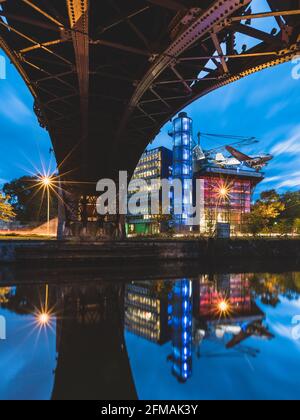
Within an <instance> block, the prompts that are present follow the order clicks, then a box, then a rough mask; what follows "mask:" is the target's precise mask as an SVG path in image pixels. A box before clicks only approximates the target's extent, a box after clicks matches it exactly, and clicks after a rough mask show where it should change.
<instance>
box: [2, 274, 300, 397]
mask: <svg viewBox="0 0 300 420" xmlns="http://www.w3.org/2000/svg"><path fill="white" fill-rule="evenodd" d="M32 280H33V281H32V282H30V283H26V282H25V283H22V284H18V285H11V284H10V285H9V286H7V287H4V286H1V287H0V372H1V375H0V399H2V400H4V399H44V400H48V399H65V398H68V399H75V398H79V399H100V400H101V399H134V398H139V399H143V400H165V399H166V400H176V399H179V400H202V399H300V377H299V371H300V272H289V273H284V274H270V273H260V274H244V273H243V274H200V275H198V276H196V277H193V278H178V279H175V280H169V279H160V280H151V281H150V280H149V281H138V280H135V281H130V279H129V280H128V281H127V282H123V281H122V282H113V281H110V280H109V279H108V280H107V281H100V282H99V281H97V282H96V281H94V282H93V281H88V282H83V281H82V282H81V281H80V282H78V281H76V282H75V281H74V283H72V282H68V283H66V284H55V282H54V283H51V284H44V283H43V280H42V279H40V278H39V279H32ZM35 281H36V282H35Z"/></svg>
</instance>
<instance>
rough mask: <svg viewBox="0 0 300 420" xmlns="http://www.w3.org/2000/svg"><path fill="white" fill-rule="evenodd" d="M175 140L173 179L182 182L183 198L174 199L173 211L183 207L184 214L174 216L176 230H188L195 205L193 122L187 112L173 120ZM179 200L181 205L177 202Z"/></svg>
mask: <svg viewBox="0 0 300 420" xmlns="http://www.w3.org/2000/svg"><path fill="white" fill-rule="evenodd" d="M169 135H170V136H171V137H172V139H173V171H172V179H173V180H179V181H181V185H182V196H181V197H178V196H176V197H174V198H173V209H174V210H175V209H176V207H179V206H180V207H182V214H174V217H173V220H174V223H175V228H176V230H188V229H190V226H188V225H187V220H188V216H189V215H190V209H191V206H192V204H193V196H192V188H191V186H192V179H193V121H192V119H191V118H189V117H188V115H187V114H186V113H185V112H181V113H180V114H179V115H178V117H177V118H175V119H174V120H173V129H172V131H171V132H170V133H169ZM177 200H179V203H178V202H177Z"/></svg>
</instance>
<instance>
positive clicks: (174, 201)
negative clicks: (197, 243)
mask: <svg viewBox="0 0 300 420" xmlns="http://www.w3.org/2000/svg"><path fill="white" fill-rule="evenodd" d="M169 135H170V136H171V137H172V139H173V152H172V151H171V150H169V149H166V148H165V147H159V148H156V149H154V150H151V151H146V152H145V153H144V154H143V155H142V157H141V159H140V161H139V163H138V166H137V168H136V170H135V172H134V175H133V178H132V183H133V187H134V183H135V182H138V181H139V180H141V179H143V180H146V181H147V184H148V185H147V186H146V187H145V191H144V198H143V199H142V200H141V201H142V205H141V211H140V214H138V215H131V216H129V217H128V218H127V222H128V225H127V232H128V234H132V235H142V234H145V235H148V234H149V235H153V234H159V233H162V232H165V231H167V230H169V228H172V230H175V232H177V233H184V232H189V231H193V232H194V233H200V234H203V235H210V236H212V235H214V234H217V232H218V229H219V228H220V227H221V226H224V227H225V228H226V231H227V232H228V233H227V234H228V235H229V230H231V233H232V234H239V233H242V232H243V227H244V224H245V220H246V216H247V215H248V214H249V213H250V212H251V200H252V196H253V192H254V189H255V187H256V186H257V184H258V183H260V182H261V181H262V180H263V179H264V175H263V173H262V172H260V171H259V170H257V168H256V169H255V168H252V167H251V165H249V164H245V163H244V162H239V161H238V160H237V159H236V158H226V157H224V156H223V155H222V153H218V152H219V151H220V149H222V148H220V147H218V148H217V149H215V150H216V152H215V155H214V156H212V155H211V153H208V152H207V151H203V150H202V147H201V145H200V144H197V145H196V143H195V142H194V140H193V121H192V119H191V118H189V117H188V115H187V114H186V113H185V112H181V113H180V114H179V115H178V117H176V118H175V119H174V120H173V122H172V130H171V131H170V132H169ZM224 149H225V150H226V149H228V147H226V145H224ZM210 152H212V151H210ZM237 153H239V152H237ZM249 159H250V160H251V158H250V157H249ZM162 179H170V180H172V182H173V183H174V188H173V189H171V190H172V193H171V195H172V197H171V209H170V210H171V214H170V215H169V216H167V215H162V214H161V211H160V214H157V215H151V214H150V213H151V212H150V203H149V192H153V193H155V192H158V191H159V192H161V187H160V185H161V184H160V181H161V180H162ZM176 181H180V191H179V192H180V194H178V193H177V194H174V191H175V190H176ZM196 181H198V182H196ZM133 192H134V188H133ZM177 192H178V190H177ZM160 198H161V194H160ZM196 205H197V206H198V209H200V215H199V219H198V220H196V221H195V222H194V224H193V226H190V225H189V223H188V219H189V217H190V216H193V215H192V214H191V208H192V207H193V206H196ZM179 208H180V213H181V214H178V213H177V211H178V209H179ZM160 210H161V209H160Z"/></svg>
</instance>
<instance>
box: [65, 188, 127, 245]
mask: <svg viewBox="0 0 300 420" xmlns="http://www.w3.org/2000/svg"><path fill="white" fill-rule="evenodd" d="M62 200H63V206H62V207H63V209H61V210H60V211H59V234H58V238H59V239H62V240H80V241H93V242H94V241H104V240H123V239H125V237H126V231H125V222H126V220H125V216H123V215H115V216H108V215H107V216H101V215H99V214H98V213H97V209H96V203H97V197H96V196H92V195H88V194H86V193H83V192H80V191H78V190H76V189H75V188H74V189H73V188H68V190H67V191H66V190H64V191H63V193H62Z"/></svg>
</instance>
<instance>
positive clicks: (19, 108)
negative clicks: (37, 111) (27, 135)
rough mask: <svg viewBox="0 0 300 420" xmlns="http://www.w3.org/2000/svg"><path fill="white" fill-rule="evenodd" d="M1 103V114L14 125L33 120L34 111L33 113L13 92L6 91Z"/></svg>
mask: <svg viewBox="0 0 300 420" xmlns="http://www.w3.org/2000/svg"><path fill="white" fill-rule="evenodd" d="M1 96H2V100H1V103H0V114H1V115H2V116H4V117H6V118H7V119H9V120H10V121H12V122H13V123H14V124H24V122H26V121H28V120H29V119H30V120H31V118H32V114H33V111H31V110H30V109H29V108H28V107H27V106H26V105H25V104H24V102H23V101H22V100H21V99H20V98H19V97H18V96H17V94H16V93H15V92H14V91H12V90H6V92H4V94H3V95H1Z"/></svg>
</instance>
